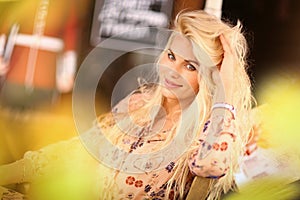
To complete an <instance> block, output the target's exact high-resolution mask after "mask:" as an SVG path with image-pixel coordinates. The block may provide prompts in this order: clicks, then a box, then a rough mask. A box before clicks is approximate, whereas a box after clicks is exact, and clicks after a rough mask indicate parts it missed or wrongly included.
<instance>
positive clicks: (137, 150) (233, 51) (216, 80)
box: [0, 11, 252, 200]
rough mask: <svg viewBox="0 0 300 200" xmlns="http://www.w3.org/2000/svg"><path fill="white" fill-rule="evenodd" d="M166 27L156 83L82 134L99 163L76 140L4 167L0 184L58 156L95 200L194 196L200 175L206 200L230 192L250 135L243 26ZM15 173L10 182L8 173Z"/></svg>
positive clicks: (190, 15) (27, 176)
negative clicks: (82, 172)
mask: <svg viewBox="0 0 300 200" xmlns="http://www.w3.org/2000/svg"><path fill="white" fill-rule="evenodd" d="M173 30H174V31H173V33H172V35H171V36H170V38H169V41H168V44H167V45H166V48H165V49H164V50H163V52H162V54H161V55H160V57H159V59H158V62H157V65H156V68H155V70H156V71H157V74H158V77H159V83H158V84H144V85H141V87H139V89H137V90H136V91H134V92H133V93H131V94H130V95H129V96H128V97H126V98H125V99H123V100H122V101H121V102H119V103H118V104H117V106H115V107H114V109H113V110H112V112H110V113H108V114H105V115H103V116H100V117H99V118H98V120H97V122H96V124H95V126H94V127H93V128H92V129H91V130H90V131H88V132H87V133H86V134H84V136H83V137H81V139H82V140H83V141H84V142H85V143H86V144H87V146H88V147H89V149H90V152H93V154H94V155H96V158H98V159H100V161H101V162H100V164H99V163H98V162H97V161H96V160H94V159H92V158H90V157H89V154H86V155H85V153H81V154H80V153H79V152H84V149H83V148H82V147H81V145H80V142H78V139H77V138H76V139H72V140H70V141H66V142H62V143H59V144H55V145H52V146H49V147H46V148H44V149H42V150H41V151H38V152H28V153H26V154H25V157H24V159H22V160H20V161H18V162H16V163H13V164H10V165H5V166H2V167H1V168H0V177H3V178H0V184H2V185H4V184H7V183H13V182H34V181H35V179H39V178H38V177H41V176H45V174H46V171H47V170H53V168H55V167H56V166H55V165H54V164H53V163H52V164H51V162H52V160H51V159H52V158H55V159H53V160H55V161H54V163H59V164H58V165H59V166H62V163H63V162H66V163H69V164H68V165H67V166H72V167H70V169H68V168H66V169H65V168H63V169H65V170H66V171H68V170H74V166H73V165H72V164H70V163H77V164H75V166H77V165H80V164H81V165H82V164H84V165H85V166H90V167H88V169H86V174H85V176H84V177H85V178H86V177H89V178H91V179H90V180H93V181H95V182H93V181H92V184H91V185H93V186H92V187H93V188H94V189H93V190H92V191H93V192H92V191H91V192H90V193H89V194H90V196H93V197H95V198H96V199H156V200H158V199H186V198H191V197H189V194H188V193H189V190H190V188H191V187H192V188H193V184H192V183H193V180H195V179H196V178H197V177H203V180H204V181H203V184H200V185H202V186H203V188H205V191H203V188H202V189H201V188H193V190H196V191H199V193H203V195H202V196H203V199H205V198H208V199H219V198H220V197H221V194H223V193H227V192H228V191H230V190H234V189H235V188H234V176H233V175H234V172H235V171H236V170H237V168H238V158H239V156H241V155H242V153H243V152H244V146H245V143H246V141H247V140H246V139H247V138H248V133H249V132H250V129H251V126H250V122H249V120H248V112H249V111H250V109H251V101H252V96H251V85H250V80H249V77H248V75H247V72H246V67H247V65H246V60H245V59H246V58H245V56H246V53H247V45H246V41H245V38H244V36H243V35H242V33H241V25H240V24H238V25H236V26H231V25H228V24H226V23H224V22H222V21H221V20H219V19H217V18H216V17H214V16H211V15H209V14H207V13H206V12H204V11H189V12H182V13H180V14H179V15H178V16H177V17H176V19H175V23H174V29H173ZM107 140H108V141H109V142H108V143H107V142H104V141H107ZM111 145H113V146H114V147H115V148H111ZM80 155H82V156H80ZM45 157H46V158H47V159H45ZM76 159H77V160H80V161H79V162H77V161H76V162H75V161H74V160H76ZM45 160H46V161H45ZM64 160H67V161H64ZM82 160H83V161H84V162H82ZM41 163H42V164H41ZM45 163H46V164H45ZM19 168H21V170H19V173H17V175H14V176H12V175H11V176H9V174H11V173H8V170H12V169H14V170H16V169H19ZM75 168H76V169H77V168H78V167H75ZM67 169H68V170H67ZM80 169H81V170H82V168H80ZM56 171H57V170H56ZM62 171H63V170H62ZM95 173H96V174H95ZM32 177H34V178H32ZM46 177H47V176H46ZM56 178H57V180H59V178H61V177H56ZM1 179H2V180H1ZM39 180H40V182H41V180H44V181H45V180H47V179H39ZM84 180H87V179H84ZM90 180H87V182H90ZM201 180H202V179H200V182H201ZM207 180H208V181H207ZM210 180H212V181H210ZM36 182H37V181H35V183H36ZM194 182H195V181H194ZM36 185H37V184H36ZM89 190H91V187H89ZM33 191H34V190H33ZM73 192H75V191H73ZM194 192H195V191H194ZM92 193H93V195H91V194H92ZM31 194H36V193H34V192H31ZM32 196H34V195H32ZM83 196H84V195H83ZM199 196H200V195H199ZM76 198H78V199H80V195H79V196H77V197H76ZM84 198H85V199H86V198H87V196H85V197H84ZM84 198H83V199H84ZM199 198H200V197H199ZM43 199H45V198H43ZM89 199H92V198H89Z"/></svg>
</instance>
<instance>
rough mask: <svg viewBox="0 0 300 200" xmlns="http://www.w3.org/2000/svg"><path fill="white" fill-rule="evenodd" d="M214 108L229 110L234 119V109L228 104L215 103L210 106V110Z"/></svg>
mask: <svg viewBox="0 0 300 200" xmlns="http://www.w3.org/2000/svg"><path fill="white" fill-rule="evenodd" d="M215 108H225V109H227V110H229V111H230V112H231V114H232V117H233V119H235V116H236V111H235V108H234V107H233V105H230V104H228V103H215V104H214V105H213V106H212V108H211V110H213V109H215Z"/></svg>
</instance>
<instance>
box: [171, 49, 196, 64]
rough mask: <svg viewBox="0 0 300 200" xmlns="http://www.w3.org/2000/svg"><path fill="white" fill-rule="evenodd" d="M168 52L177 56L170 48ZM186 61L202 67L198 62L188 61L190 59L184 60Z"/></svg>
mask: <svg viewBox="0 0 300 200" xmlns="http://www.w3.org/2000/svg"><path fill="white" fill-rule="evenodd" d="M168 50H169V51H170V52H171V53H172V54H173V55H176V54H175V53H174V52H173V51H172V50H171V49H170V48H169V49H168ZM184 61H185V62H188V63H194V64H196V65H198V66H200V65H199V62H198V61H196V60H188V59H184Z"/></svg>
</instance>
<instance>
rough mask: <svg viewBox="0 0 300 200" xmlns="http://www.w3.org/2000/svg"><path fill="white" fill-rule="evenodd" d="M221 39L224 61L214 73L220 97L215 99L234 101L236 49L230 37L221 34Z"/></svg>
mask: <svg viewBox="0 0 300 200" xmlns="http://www.w3.org/2000/svg"><path fill="white" fill-rule="evenodd" d="M220 41H221V44H222V46H223V49H224V55H223V61H222V63H221V67H220V69H219V70H216V71H215V72H214V73H213V80H214V82H215V84H216V85H217V92H218V93H219V94H218V97H217V99H215V101H226V102H227V103H232V94H233V85H232V83H233V80H234V65H235V61H234V60H235V59H234V53H233V52H234V50H233V48H232V46H231V45H230V42H229V40H228V38H226V37H225V36H224V35H223V34H221V35H220Z"/></svg>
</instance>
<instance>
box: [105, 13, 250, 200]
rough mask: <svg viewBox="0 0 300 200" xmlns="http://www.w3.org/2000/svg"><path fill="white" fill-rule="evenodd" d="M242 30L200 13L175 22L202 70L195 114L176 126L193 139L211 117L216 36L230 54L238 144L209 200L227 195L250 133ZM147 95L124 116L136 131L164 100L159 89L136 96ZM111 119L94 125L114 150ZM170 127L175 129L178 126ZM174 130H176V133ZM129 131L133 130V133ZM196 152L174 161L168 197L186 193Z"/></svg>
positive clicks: (219, 52) (116, 137)
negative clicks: (104, 130)
mask: <svg viewBox="0 0 300 200" xmlns="http://www.w3.org/2000/svg"><path fill="white" fill-rule="evenodd" d="M241 29H242V26H241V24H240V23H239V22H238V23H237V25H235V26H232V25H230V24H227V23H225V22H223V21H221V20H219V19H218V18H216V17H214V16H211V15H209V14H207V13H206V12H204V11H188V12H182V13H179V14H178V15H177V17H176V19H175V22H174V31H176V32H178V33H180V34H181V35H183V36H185V37H186V38H188V39H189V40H190V41H191V42H192V44H193V52H194V55H195V56H196V58H197V59H198V61H199V62H200V63H201V66H202V65H203V66H204V67H200V71H199V74H200V76H201V78H200V79H199V87H200V89H199V92H198V94H197V95H196V98H195V100H194V103H196V104H197V106H198V109H188V111H187V112H188V114H187V116H189V119H187V118H186V119H184V118H182V120H181V122H182V123H181V126H183V127H185V128H184V130H190V128H191V129H192V130H194V134H195V135H197V136H199V135H200V134H201V132H202V128H203V125H204V123H205V122H206V121H207V120H208V119H209V116H210V110H211V107H212V103H213V102H212V101H213V96H214V93H215V90H216V85H215V83H214V82H213V80H212V76H211V75H212V72H213V70H216V69H219V68H220V66H221V63H222V60H223V55H224V50H223V48H222V44H221V42H220V39H219V36H220V35H221V34H223V35H224V36H225V37H226V38H227V39H229V41H230V43H231V46H232V47H234V50H235V51H234V54H235V55H234V57H235V59H236V62H235V63H236V64H235V66H234V69H235V70H234V73H235V74H234V77H235V78H234V79H233V80H232V82H233V83H232V85H233V91H234V94H233V97H234V98H233V104H234V105H235V106H236V108H237V115H236V127H237V133H236V134H237V139H236V142H235V143H234V144H235V146H234V152H233V155H232V159H231V161H232V163H231V171H230V172H228V173H227V174H226V175H225V176H224V177H222V178H220V179H219V180H218V181H217V182H216V184H215V185H213V186H212V187H211V188H210V191H209V194H210V196H209V199H217V198H219V197H220V194H221V193H223V192H225V193H226V192H227V191H228V190H230V189H232V183H233V180H234V177H233V173H234V171H235V170H236V169H237V167H238V158H239V156H240V155H241V154H242V153H243V147H244V145H245V143H246V141H247V139H248V133H249V132H250V128H251V127H250V123H249V121H248V112H249V111H250V109H251V106H252V100H253V99H252V95H251V84H250V80H249V77H248V75H247V62H246V55H247V43H246V40H245V37H244V36H243V34H242V33H241ZM171 38H172V37H171ZM151 90H152V92H151V98H146V99H144V102H145V104H144V105H143V106H142V107H139V108H138V109H136V110H133V111H129V112H130V116H131V117H132V118H133V121H135V122H138V123H139V125H142V126H143V125H147V124H149V123H150V122H151V119H149V118H145V117H142V116H150V115H151V112H152V108H153V106H154V105H161V104H162V102H163V96H162V93H161V90H160V88H159V87H155V86H153V87H150V89H149V87H141V88H140V89H139V92H141V93H147V92H149V91H151ZM113 118H114V117H113V115H112V114H111V113H110V114H107V115H104V116H102V117H101V120H99V123H100V125H101V127H103V128H108V130H109V133H108V135H109V137H110V138H111V141H112V143H115V144H116V143H118V141H120V139H121V138H122V137H123V135H124V133H123V132H122V130H120V128H119V127H118V126H117V125H116V124H114V122H113V121H114V119H113ZM191 119H192V120H191ZM131 121H132V119H131ZM191 122H192V123H191ZM112 124H113V125H112ZM174 126H178V124H177V125H174ZM193 127H197V129H193ZM173 128H174V129H175V128H176V127H173ZM130 129H131V128H130V127H126V130H127V131H130ZM131 130H133V128H132V129H131ZM178 130H179V129H178ZM178 130H176V131H178ZM180 130H182V129H180ZM196 148H197V146H195V145H192V146H191V147H190V149H189V150H187V151H186V152H185V153H184V154H183V155H182V156H181V157H180V158H179V160H178V162H176V166H175V168H174V174H173V175H172V177H171V179H170V180H169V181H168V188H167V195H166V196H167V197H168V195H169V193H170V191H171V186H172V184H173V182H174V181H175V180H176V183H177V186H178V187H175V188H174V189H175V191H174V192H175V195H174V197H179V198H180V199H182V198H183V197H184V195H185V193H186V192H185V186H186V183H187V181H188V175H189V173H190V172H189V166H188V159H189V157H190V155H191V153H192V152H193V151H194V150H195V149H196Z"/></svg>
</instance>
